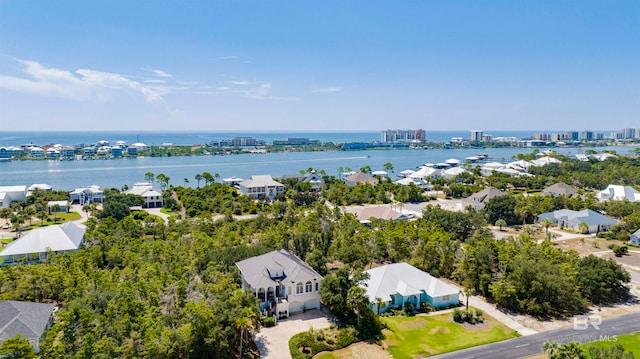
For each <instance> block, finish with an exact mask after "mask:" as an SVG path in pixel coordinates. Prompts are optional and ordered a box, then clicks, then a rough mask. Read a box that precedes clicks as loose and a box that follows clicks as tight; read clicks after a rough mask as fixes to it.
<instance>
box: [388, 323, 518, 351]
mask: <svg viewBox="0 0 640 359" xmlns="http://www.w3.org/2000/svg"><path fill="white" fill-rule="evenodd" d="M485 318H486V319H485V320H486V321H488V325H485V324H482V325H481V327H478V328H473V329H469V330H468V329H466V328H465V327H464V326H463V325H461V324H458V323H456V322H454V321H453V320H452V314H451V313H447V314H440V315H433V316H415V317H388V318H381V319H382V321H383V322H384V323H385V324H386V325H387V327H388V329H385V330H384V331H383V334H384V335H385V339H384V340H383V341H384V343H385V344H386V345H387V347H388V350H389V352H390V353H391V354H392V355H393V357H394V358H396V359H403V358H407V359H413V358H416V357H420V356H431V355H436V354H442V353H447V352H450V351H454V350H460V349H463V348H469V347H473V346H477V345H482V344H487V343H493V342H498V341H501V340H506V339H510V338H515V337H516V336H518V334H517V332H516V331H514V330H513V329H509V328H508V327H507V326H505V325H503V324H502V323H500V322H498V321H497V320H495V319H493V318H491V317H489V316H487V315H486V314H485Z"/></svg>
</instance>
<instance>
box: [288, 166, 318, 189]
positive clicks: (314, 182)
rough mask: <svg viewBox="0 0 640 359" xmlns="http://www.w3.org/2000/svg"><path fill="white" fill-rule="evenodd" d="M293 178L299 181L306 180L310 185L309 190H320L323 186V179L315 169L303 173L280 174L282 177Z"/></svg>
mask: <svg viewBox="0 0 640 359" xmlns="http://www.w3.org/2000/svg"><path fill="white" fill-rule="evenodd" d="M289 178H295V179H296V180H298V181H299V182H306V183H309V184H310V185H311V187H310V189H309V192H320V191H322V187H324V179H323V178H322V176H321V175H319V174H318V173H317V172H316V171H311V172H307V173H303V174H289V175H284V176H282V179H283V180H285V179H289Z"/></svg>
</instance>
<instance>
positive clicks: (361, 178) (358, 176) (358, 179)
mask: <svg viewBox="0 0 640 359" xmlns="http://www.w3.org/2000/svg"><path fill="white" fill-rule="evenodd" d="M345 181H347V182H353V183H369V184H371V185H374V186H375V185H377V184H378V179H377V178H375V177H373V176H369V175H368V174H366V173H362V172H357V173H354V174H352V175H349V176H347V178H345Z"/></svg>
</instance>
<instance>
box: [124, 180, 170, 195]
mask: <svg viewBox="0 0 640 359" xmlns="http://www.w3.org/2000/svg"><path fill="white" fill-rule="evenodd" d="M124 193H125V194H135V195H138V196H142V197H151V196H162V193H160V192H158V191H156V190H155V189H154V188H153V186H152V185H151V183H148V182H140V183H135V184H134V185H133V187H132V188H130V189H128V190H126V191H125V192H124Z"/></svg>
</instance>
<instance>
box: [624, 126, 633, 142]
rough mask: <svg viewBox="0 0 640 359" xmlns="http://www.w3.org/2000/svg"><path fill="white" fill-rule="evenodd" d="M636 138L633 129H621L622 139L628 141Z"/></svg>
mask: <svg viewBox="0 0 640 359" xmlns="http://www.w3.org/2000/svg"><path fill="white" fill-rule="evenodd" d="M635 137H636V129H635V128H623V129H622V139H625V140H626V139H630V138H635Z"/></svg>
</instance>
